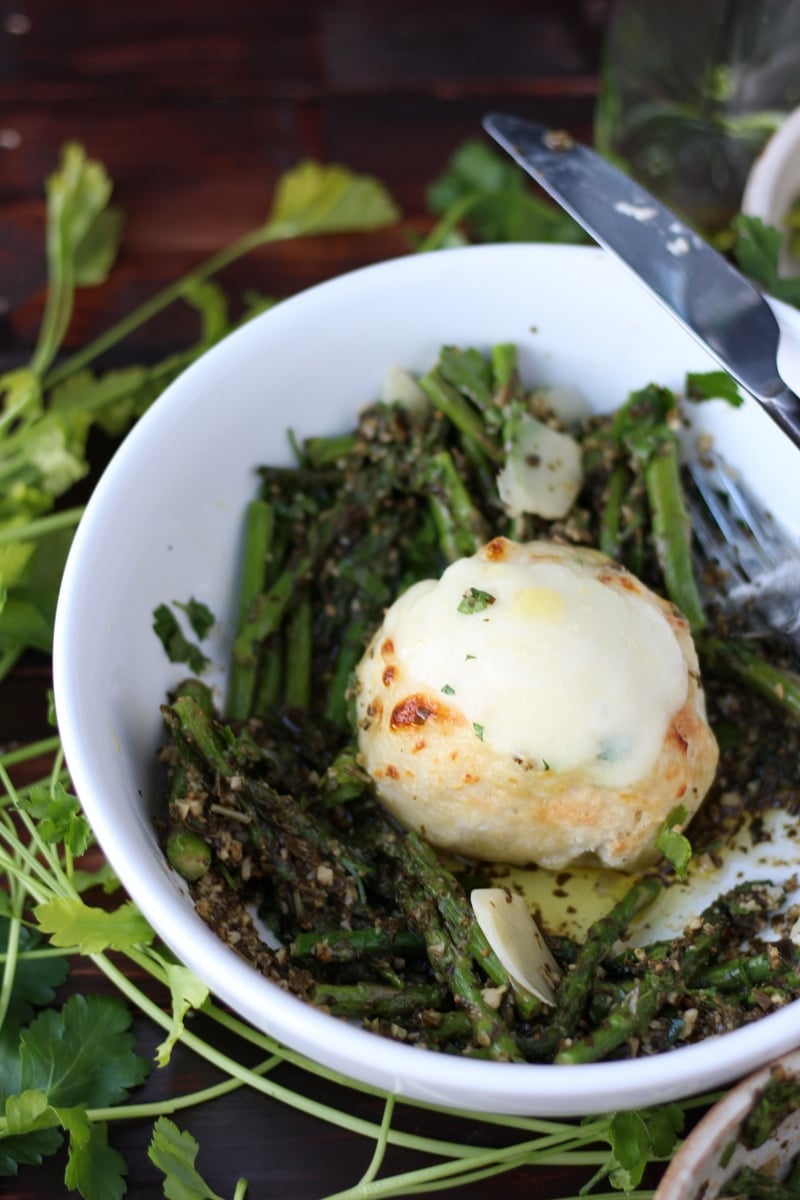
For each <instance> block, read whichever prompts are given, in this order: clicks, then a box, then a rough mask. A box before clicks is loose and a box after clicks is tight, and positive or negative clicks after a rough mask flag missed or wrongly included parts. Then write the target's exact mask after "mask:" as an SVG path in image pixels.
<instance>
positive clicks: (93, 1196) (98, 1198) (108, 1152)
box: [64, 1121, 128, 1200]
mask: <svg viewBox="0 0 800 1200" xmlns="http://www.w3.org/2000/svg"><path fill="white" fill-rule="evenodd" d="M127 1173H128V1168H127V1164H126V1162H125V1159H124V1158H123V1157H122V1155H121V1154H120V1153H119V1152H118V1151H117V1150H115V1149H114V1148H113V1146H109V1144H108V1126H107V1125H106V1124H105V1122H103V1121H93V1122H92V1124H91V1125H90V1126H89V1128H88V1130H87V1136H86V1138H85V1139H80V1138H78V1137H76V1135H75V1133H74V1132H73V1131H72V1130H70V1146H69V1159H68V1161H67V1169H66V1171H65V1173H64V1182H65V1183H66V1185H67V1187H68V1188H71V1189H72V1190H73V1191H77V1192H80V1194H81V1196H83V1197H84V1198H85V1200H121V1198H122V1196H124V1195H125V1193H126V1191H127V1185H126V1182H125V1177H126V1175H127Z"/></svg>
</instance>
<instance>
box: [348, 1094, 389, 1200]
mask: <svg viewBox="0 0 800 1200" xmlns="http://www.w3.org/2000/svg"><path fill="white" fill-rule="evenodd" d="M394 1106H395V1097H394V1096H387V1097H386V1099H385V1101H384V1105H383V1120H382V1121H381V1128H380V1133H379V1135H378V1137H377V1138H376V1139H375V1149H374V1151H373V1154H372V1159H371V1161H370V1164H369V1166H368V1167H367V1169H366V1171H365V1172H364V1174H363V1175H362V1176H361V1179H360V1180H359V1183H358V1185H357V1186H358V1187H363V1186H364V1184H367V1183H372V1181H373V1179H374V1178H375V1176H376V1175H377V1174H378V1171H379V1170H380V1169H381V1164H382V1163H383V1160H384V1158H385V1157H386V1147H387V1145H388V1137H389V1130H390V1129H391V1127H392V1117H393V1115H394Z"/></svg>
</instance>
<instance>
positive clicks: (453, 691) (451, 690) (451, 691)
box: [442, 683, 456, 696]
mask: <svg viewBox="0 0 800 1200" xmlns="http://www.w3.org/2000/svg"><path fill="white" fill-rule="evenodd" d="M442 691H443V692H444V694H445V696H454V695H455V694H456V689H455V688H453V687H450V684H449V683H446V684H445V685H444V687H443V688H442Z"/></svg>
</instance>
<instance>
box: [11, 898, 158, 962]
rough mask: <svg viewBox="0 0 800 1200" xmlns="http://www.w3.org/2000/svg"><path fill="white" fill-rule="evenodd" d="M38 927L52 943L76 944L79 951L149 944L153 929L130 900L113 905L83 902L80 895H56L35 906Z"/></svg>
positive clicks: (65, 945)
mask: <svg viewBox="0 0 800 1200" xmlns="http://www.w3.org/2000/svg"><path fill="white" fill-rule="evenodd" d="M34 916H35V917H36V920H37V922H38V925H39V928H40V929H41V930H42V931H43V932H44V933H47V934H49V936H50V941H51V942H52V944H53V945H54V946H61V947H67V946H77V947H78V948H79V950H80V952H81V954H99V953H100V952H101V951H103V950H130V949H131V948H132V947H135V946H142V945H148V944H149V943H150V942H151V941H152V939H153V931H152V929H151V928H150V926H149V924H148V923H147V921H146V920H145V918H144V917H143V916H142V914H141V913H140V912H139V910H138V908H136V906H135V905H134V904H133V902H132V901H131V900H127V901H125V902H124V903H123V904H121V905H120V906H119V908H116V909H114V911H113V912H106V910H105V909H102V908H95V907H93V906H92V905H89V904H84V902H83V900H81V899H80V897H79V896H56V897H55V898H54V899H52V900H47V901H45V903H43V904H38V905H37V906H36V908H35V909H34Z"/></svg>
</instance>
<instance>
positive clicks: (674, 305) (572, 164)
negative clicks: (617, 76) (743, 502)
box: [483, 113, 800, 447]
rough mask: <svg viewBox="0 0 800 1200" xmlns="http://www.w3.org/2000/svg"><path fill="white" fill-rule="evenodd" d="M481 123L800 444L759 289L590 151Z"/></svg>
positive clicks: (796, 408) (536, 130) (506, 125)
mask: <svg viewBox="0 0 800 1200" xmlns="http://www.w3.org/2000/svg"><path fill="white" fill-rule="evenodd" d="M483 124H484V128H485V129H486V131H487V133H489V134H490V135H491V137H493V138H494V139H495V141H496V142H497V143H498V144H499V145H500V146H502V148H503V149H504V150H506V151H507V152H508V153H509V154H510V155H511V157H512V158H514V159H515V160H516V161H517V162H518V163H519V165H520V166H521V167H523V168H524V169H525V170H526V171H527V172H528V174H529V175H530V176H531V177H532V178H533V179H534V180H535V181H536V182H537V183H538V184H539V185H540V186H541V187H542V188H544V190H545V191H546V192H548V193H549V194H550V196H552V198H553V199H554V200H556V201H557V203H558V204H560V205H561V207H562V208H563V209H564V210H565V211H566V212H568V213H569V214H570V215H571V216H572V217H574V218H575V220H576V221H578V223H579V224H580V225H582V226H583V228H584V229H585V230H586V231H587V233H590V234H591V236H592V237H593V238H594V239H595V241H597V242H598V243H599V244H600V245H601V246H603V247H604V248H605V249H606V250H608V251H609V252H610V253H611V254H613V255H614V257H615V258H617V259H618V260H619V261H620V262H621V263H623V264H624V265H625V266H626V267H627V268H628V269H629V270H630V271H632V272H633V274H634V275H636V276H637V278H638V279H639V280H640V281H641V282H642V283H643V284H644V285H645V286H646V287H647V288H649V290H650V291H651V292H652V293H653V294H654V295H655V296H656V297H657V298H658V299H659V300H660V301H661V302H662V304H664V305H665V306H666V308H667V309H669V311H670V312H671V313H672V315H673V316H674V317H675V318H676V319H677V320H678V321H679V322H680V323H681V324H682V325H683V326H684V328H685V329H686V330H688V332H689V333H691V334H692V335H693V336H694V337H695V338H697V340H698V341H699V342H701V343H702V344H703V345H704V346H705V347H706V349H707V350H708V351H709V352H710V353H711V354H712V355H713V357H714V358H716V359H717V361H718V362H719V363H720V365H721V366H722V367H724V368H725V370H726V371H728V372H729V374H730V375H732V376H733V378H734V379H735V380H736V381H737V383H739V384H740V385H741V386H742V387H743V388H744V389H745V390H746V391H748V392H749V393H750V394H751V395H752V396H754V397H755V399H756V400H758V401H759V403H760V404H762V405H763V407H764V408H765V409H766V411H767V412H768V413H769V415H770V416H771V417H772V418H773V420H775V421H776V422H777V423H778V425H780V427H781V428H782V429H783V431H784V432H785V433H786V434H787V435H788V436H789V437H790V438H791V439H792V441H793V442H794V444H795V445H796V446H798V447H800V399H799V398H798V397H797V396H796V395H795V393H794V392H793V391H791V390H790V389H789V388H788V387H787V386H786V384H785V383H784V381H783V379H781V377H780V375H779V373H778V364H777V355H778V346H779V343H780V328H779V326H778V322H777V321H776V319H775V316H774V314H773V312H772V310H771V308H770V307H769V305H768V304H767V302H766V300H764V298H763V296H762V295H761V293H760V292H759V291H758V290H757V289H756V288H755V287H754V286H753V285H752V284H751V283H750V282H749V281H748V280H747V279H745V277H744V276H743V275H741V274H740V273H739V271H737V270H736V268H735V267H734V266H732V265H731V263H729V262H728V260H727V259H726V258H724V257H723V256H722V255H721V254H719V253H718V252H717V251H716V250H714V248H713V247H712V246H710V245H709V244H708V243H707V242H706V241H704V240H703V238H701V237H700V236H699V234H697V233H696V232H695V231H694V230H693V229H692V228H691V227H690V226H688V225H687V224H685V222H684V221H682V220H681V219H680V218H679V217H677V216H676V215H675V213H673V212H671V211H670V210H669V209H668V208H666V207H665V205H663V204H662V203H661V202H660V200H657V199H656V198H655V196H652V195H651V194H650V193H649V192H648V191H646V190H645V189H644V188H643V187H641V186H640V185H639V184H638V183H636V182H635V181H634V180H632V179H631V178H630V177H629V176H628V175H626V174H625V173H624V172H623V171H621V170H619V169H618V168H617V167H615V166H613V165H612V164H611V163H610V162H608V161H607V160H606V159H604V158H602V157H601V156H600V155H599V154H597V153H596V152H595V151H594V150H591V149H589V147H588V146H584V145H582V144H580V143H579V142H575V141H573V140H572V138H571V137H570V136H569V135H568V134H565V133H562V132H559V131H555V130H550V129H547V128H545V127H544V126H542V125H536V124H534V123H533V122H531V121H527V120H523V119H522V118H520V117H515V116H509V115H506V114H502V113H492V114H490V115H488V116H487V117H485V118H484V122H483Z"/></svg>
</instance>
